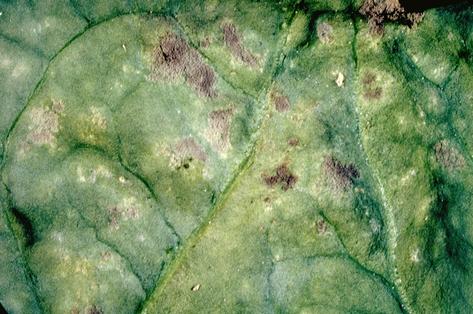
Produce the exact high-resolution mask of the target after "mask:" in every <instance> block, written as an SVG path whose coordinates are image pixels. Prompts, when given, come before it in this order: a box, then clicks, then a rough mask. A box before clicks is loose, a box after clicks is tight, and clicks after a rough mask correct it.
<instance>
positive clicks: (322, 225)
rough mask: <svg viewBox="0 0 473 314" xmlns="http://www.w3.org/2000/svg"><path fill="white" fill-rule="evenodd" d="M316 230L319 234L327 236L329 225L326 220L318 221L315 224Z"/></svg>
mask: <svg viewBox="0 0 473 314" xmlns="http://www.w3.org/2000/svg"><path fill="white" fill-rule="evenodd" d="M315 228H316V230H317V234H319V235H325V234H326V233H327V229H328V225H327V222H325V220H324V219H318V220H317V222H316V223H315Z"/></svg>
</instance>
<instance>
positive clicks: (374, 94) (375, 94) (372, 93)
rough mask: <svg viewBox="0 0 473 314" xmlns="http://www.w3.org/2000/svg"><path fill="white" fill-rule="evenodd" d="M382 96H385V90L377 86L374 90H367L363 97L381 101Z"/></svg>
mask: <svg viewBox="0 0 473 314" xmlns="http://www.w3.org/2000/svg"><path fill="white" fill-rule="evenodd" d="M382 94H383V89H382V88H381V87H379V86H377V87H374V88H368V89H366V90H365V92H364V94H363V95H364V96H365V98H368V99H370V100H373V99H380V98H381V95H382Z"/></svg>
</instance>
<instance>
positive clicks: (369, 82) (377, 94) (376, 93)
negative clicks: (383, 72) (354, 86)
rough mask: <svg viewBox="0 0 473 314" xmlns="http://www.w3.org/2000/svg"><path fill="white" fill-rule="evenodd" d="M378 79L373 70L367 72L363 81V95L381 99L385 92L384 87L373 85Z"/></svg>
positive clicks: (368, 97) (370, 98) (372, 98)
mask: <svg viewBox="0 0 473 314" xmlns="http://www.w3.org/2000/svg"><path fill="white" fill-rule="evenodd" d="M375 81H376V75H375V74H374V73H371V72H367V73H366V74H365V75H364V76H363V78H362V79H361V82H362V83H363V86H364V92H363V96H364V97H365V98H367V99H369V100H374V99H380V98H381V95H382V93H383V89H382V88H381V87H379V86H373V83H375Z"/></svg>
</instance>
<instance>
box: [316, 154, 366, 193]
mask: <svg viewBox="0 0 473 314" xmlns="http://www.w3.org/2000/svg"><path fill="white" fill-rule="evenodd" d="M323 169H324V171H325V173H326V174H327V176H328V177H329V178H330V179H331V180H332V182H333V184H334V186H335V187H336V188H337V189H347V188H350V187H352V186H353V184H354V182H355V180H356V179H358V178H359V177H360V173H359V172H358V169H357V168H356V167H355V165H354V164H352V163H349V164H343V163H342V162H341V161H340V160H338V159H336V158H335V157H334V156H327V157H325V160H324V162H323Z"/></svg>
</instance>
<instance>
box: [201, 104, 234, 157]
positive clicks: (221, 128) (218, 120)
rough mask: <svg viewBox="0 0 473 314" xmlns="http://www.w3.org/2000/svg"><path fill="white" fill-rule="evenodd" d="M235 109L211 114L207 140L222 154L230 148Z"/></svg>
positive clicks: (220, 110) (219, 110) (231, 108)
mask: <svg viewBox="0 0 473 314" xmlns="http://www.w3.org/2000/svg"><path fill="white" fill-rule="evenodd" d="M234 112H235V110H234V108H233V107H230V108H226V109H218V110H214V111H212V112H210V113H209V117H208V128H207V132H206V133H207V139H208V140H209V142H210V143H211V144H212V146H213V147H214V148H215V149H216V150H217V151H218V152H221V153H225V152H226V151H227V150H228V149H229V148H230V128H231V122H232V118H233V115H234Z"/></svg>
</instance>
